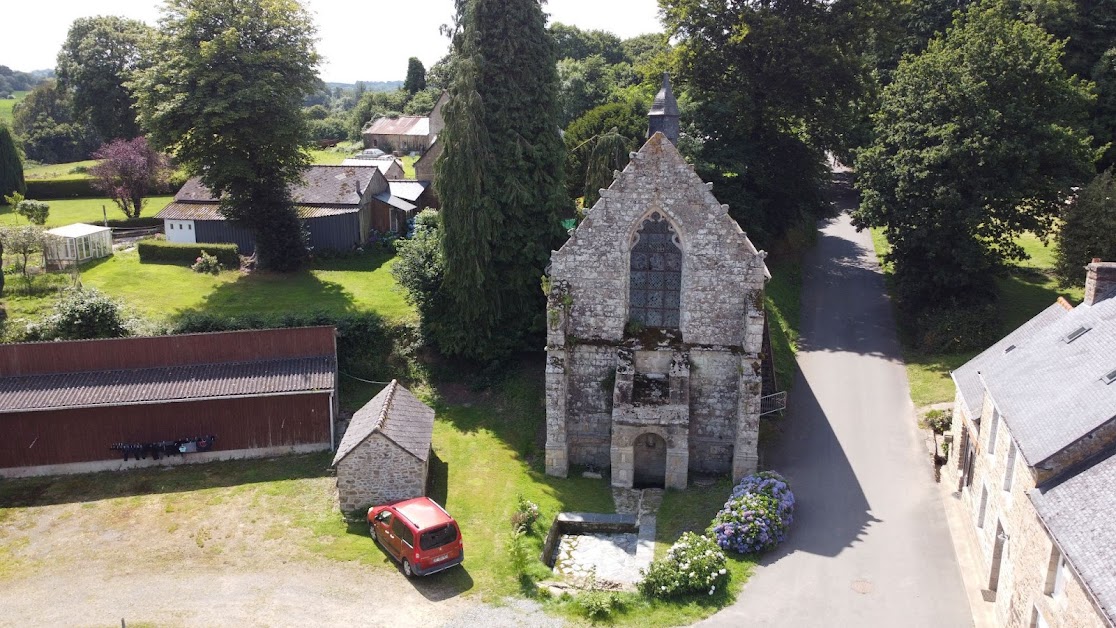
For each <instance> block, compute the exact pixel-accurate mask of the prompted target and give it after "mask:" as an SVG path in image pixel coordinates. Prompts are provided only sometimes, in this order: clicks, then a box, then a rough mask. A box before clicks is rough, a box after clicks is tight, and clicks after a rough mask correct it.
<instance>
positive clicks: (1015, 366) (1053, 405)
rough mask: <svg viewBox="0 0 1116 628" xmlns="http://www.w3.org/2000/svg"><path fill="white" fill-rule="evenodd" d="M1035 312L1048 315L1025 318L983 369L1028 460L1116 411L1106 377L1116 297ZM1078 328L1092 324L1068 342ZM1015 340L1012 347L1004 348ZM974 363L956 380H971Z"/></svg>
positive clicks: (1114, 362) (1115, 387) (1115, 393)
mask: <svg viewBox="0 0 1116 628" xmlns="http://www.w3.org/2000/svg"><path fill="white" fill-rule="evenodd" d="M1047 317H1049V318H1051V319H1052V320H1046V318H1047ZM1036 318H1041V319H1043V320H1039V321H1035V320H1034V319H1032V321H1031V322H1029V323H1028V324H1027V325H1024V327H1027V326H1028V325H1031V324H1032V323H1034V325H1032V328H1031V330H1030V331H1029V332H1028V333H1024V334H1020V335H1019V336H1018V337H1016V338H1014V339H1013V340H1012V341H1011V343H1010V344H1009V345H1007V346H1003V347H1002V348H1001V349H1000V353H999V355H993V356H989V359H987V360H985V361H983V362H982V363H980V364H979V367H980V368H979V369H978V370H979V378H980V379H981V380H983V383H984V386H985V388H986V389H987V390H988V393H989V394H990V395H991V396H992V399H993V400H994V401H995V402H996V406H997V407H998V408H999V410H1000V413H1001V414H1002V415H1003V419H1004V422H1005V423H1006V424H1007V426H1008V429H1009V430H1010V431H1011V435H1012V436H1013V437H1014V438H1015V441H1016V443H1018V444H1019V450H1020V452H1021V453H1022V454H1023V456H1024V458H1026V460H1027V462H1028V464H1030V465H1031V466H1035V465H1038V464H1039V463H1041V462H1043V461H1044V460H1046V459H1047V458H1049V457H1051V456H1053V455H1054V454H1056V453H1058V452H1059V451H1061V450H1062V449H1064V448H1065V447H1066V446H1068V445H1070V444H1072V443H1073V442H1075V441H1077V440H1078V439H1080V438H1082V437H1083V436H1085V435H1086V434H1088V433H1089V432H1091V431H1092V430H1094V429H1096V428H1097V427H1099V426H1100V425H1102V424H1103V423H1105V422H1107V421H1109V420H1110V419H1113V418H1116V383H1111V384H1110V383H1107V382H1106V381H1105V379H1104V376H1105V374H1107V373H1110V372H1112V371H1116V297H1109V298H1107V299H1103V300H1099V301H1097V302H1095V303H1093V304H1092V305H1085V304H1082V305H1079V306H1077V307H1075V308H1073V309H1072V310H1068V311H1064V313H1063V314H1062V315H1060V316H1055V315H1054V313H1053V312H1051V311H1050V310H1049V309H1048V310H1046V311H1043V312H1042V313H1040V314H1039V315H1038V316H1037V317H1036ZM1020 329H1022V328H1020ZM1079 329H1085V330H1087V331H1085V332H1084V333H1083V334H1082V335H1080V336H1079V337H1077V338H1076V339H1075V340H1073V341H1072V342H1067V341H1066V339H1067V338H1068V337H1069V335H1070V334H1071V333H1072V332H1074V331H1075V330H1079ZM1017 331H1018V330H1017ZM1002 342H1003V341H1001V343H1002ZM997 344H1000V343H997ZM1012 344H1013V345H1015V348H1014V349H1012V350H1011V351H1008V352H1006V353H1005V352H1004V350H1005V349H1007V347H1008V346H1011V345H1012ZM986 353H987V352H986ZM981 356H984V354H981ZM979 358H980V356H978V358H975V359H974V361H976V360H977V359H979ZM970 364H971V362H970ZM973 368H975V367H973ZM971 370H972V368H969V364H966V365H965V367H962V369H958V371H959V372H961V377H960V378H959V379H960V380H962V381H968V379H969V377H971V374H970V371H971ZM955 378H956V375H955ZM959 385H960V384H959ZM970 403H976V402H975V401H970Z"/></svg>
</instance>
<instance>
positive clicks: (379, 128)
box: [363, 116, 430, 136]
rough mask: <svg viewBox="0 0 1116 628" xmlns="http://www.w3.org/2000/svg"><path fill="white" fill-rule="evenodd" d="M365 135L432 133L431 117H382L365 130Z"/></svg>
mask: <svg viewBox="0 0 1116 628" xmlns="http://www.w3.org/2000/svg"><path fill="white" fill-rule="evenodd" d="M363 134H364V135H424V136H425V135H430V118H428V117H426V116H399V117H398V118H386V117H385V118H380V119H379V120H376V121H375V122H373V123H372V125H371V126H369V127H368V128H367V129H365V130H364V132H363Z"/></svg>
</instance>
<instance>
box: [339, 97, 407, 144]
mask: <svg viewBox="0 0 1116 628" xmlns="http://www.w3.org/2000/svg"><path fill="white" fill-rule="evenodd" d="M410 96H411V95H410V94H408V93H407V91H406V90H403V89H395V90H391V91H388V92H365V93H364V94H363V95H361V97H360V101H359V102H357V105H356V107H354V108H353V110H352V111H351V112H350V114H349V115H350V118H349V120H350V123H351V124H352V127H353V130H354V131H355V133H354V135H355V136H356V137H360V132H361V131H363V130H364V129H365V128H366V127H367V126H368V124H369V123H371V122H372V121H373V120H375V119H376V118H381V117H384V116H388V117H391V116H398V115H399V114H400V113H402V112H403V109H405V108H406V107H407V100H408V99H409V98H410Z"/></svg>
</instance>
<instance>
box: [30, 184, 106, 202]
mask: <svg viewBox="0 0 1116 628" xmlns="http://www.w3.org/2000/svg"><path fill="white" fill-rule="evenodd" d="M91 181H92V179H46V180H42V181H40V180H35V179H32V180H30V181H28V182H27V193H26V194H25V196H27V198H37V199H42V200H48V201H49V200H54V199H58V198H88V197H97V196H100V193H98V192H97V191H96V190H94V189H93V186H92V185H91V183H90V182H91Z"/></svg>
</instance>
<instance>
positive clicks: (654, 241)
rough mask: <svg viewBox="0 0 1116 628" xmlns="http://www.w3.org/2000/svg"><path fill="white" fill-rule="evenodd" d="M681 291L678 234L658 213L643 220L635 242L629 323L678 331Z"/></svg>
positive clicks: (680, 259) (680, 261)
mask: <svg viewBox="0 0 1116 628" xmlns="http://www.w3.org/2000/svg"><path fill="white" fill-rule="evenodd" d="M681 291H682V248H681V247H680V246H679V243H678V234H676V233H675V232H674V228H673V227H671V225H670V223H669V222H668V221H667V220H666V218H665V217H663V216H662V215H661V214H659V213H658V212H655V213H653V214H651V215H650V216H649V217H648V218H647V220H644V221H643V225H642V226H641V227H640V229H639V232H637V233H636V235H635V238H634V241H633V243H632V258H631V282H630V287H629V298H630V301H629V304H628V318H629V320H631V321H633V322H637V323H639V324H641V325H643V326H645V327H659V328H668V329H677V328H678V325H679V304H680V300H681Z"/></svg>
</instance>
